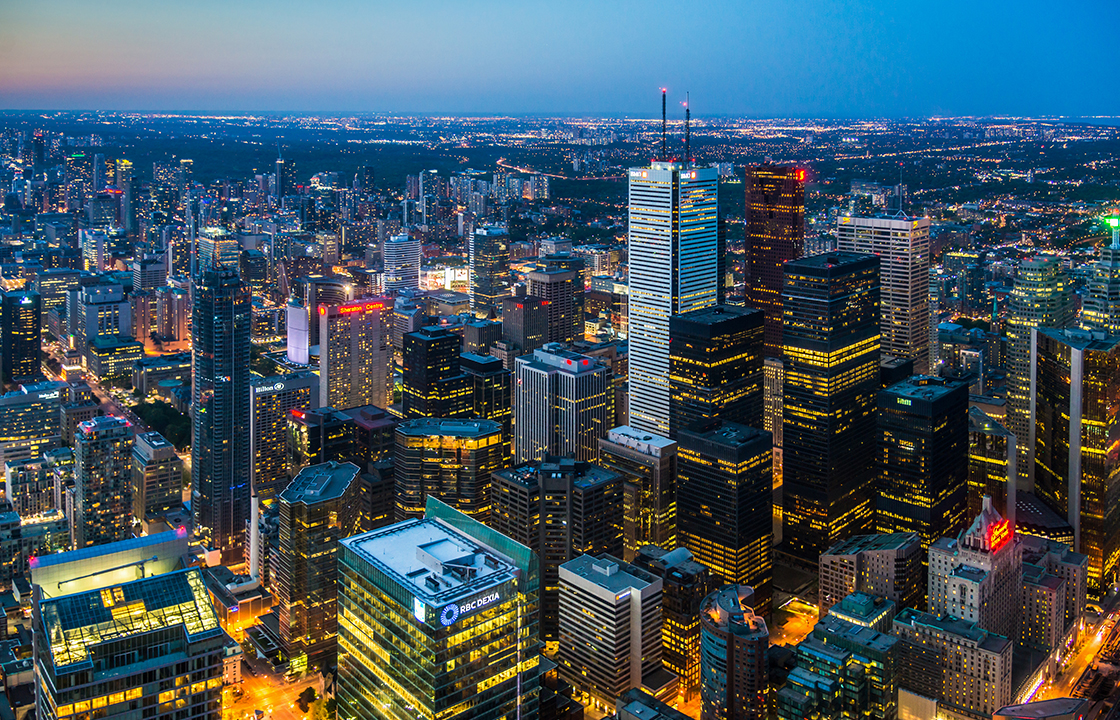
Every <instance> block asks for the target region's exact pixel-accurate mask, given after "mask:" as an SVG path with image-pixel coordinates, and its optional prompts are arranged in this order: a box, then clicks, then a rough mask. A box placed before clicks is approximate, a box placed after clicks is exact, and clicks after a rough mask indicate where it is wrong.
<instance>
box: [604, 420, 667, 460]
mask: <svg viewBox="0 0 1120 720" xmlns="http://www.w3.org/2000/svg"><path fill="white" fill-rule="evenodd" d="M607 439H608V440H610V441H611V442H613V443H615V444H616V445H625V446H626V447H628V448H632V449H634V450H640V451H641V452H644V453H646V454H647V455H654V456H657V457H660V456H661V453H662V452H664V451H665V450H668V449H673V448H675V447H676V446H677V443H676V442H675V441H673V440H670V439H669V438H667V437H663V436H661V435H654V434H653V433H648V432H645V431H642V430H637V429H635V428H632V427H630V426H629V425H619V426H618V427H616V428H614V429H612V430H610V431H608V432H607Z"/></svg>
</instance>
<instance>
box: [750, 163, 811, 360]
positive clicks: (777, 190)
mask: <svg viewBox="0 0 1120 720" xmlns="http://www.w3.org/2000/svg"><path fill="white" fill-rule="evenodd" d="M743 186H744V187H745V188H746V218H745V221H744V239H745V242H744V249H745V251H746V253H745V254H746V257H745V258H744V263H743V270H744V275H745V276H746V277H745V280H746V287H747V297H746V300H747V305H749V306H750V307H752V308H758V309H759V310H761V311H762V312H763V314H764V315H765V318H766V319H765V325H766V336H765V343H766V349H765V354H766V357H781V355H782V282H783V275H782V263H784V262H786V261H787V260H797V259H798V258H800V257H801V256H802V255H803V254H804V250H805V171H804V170H802V169H799V168H793V167H781V166H778V165H759V166H755V167H748V168H747V175H746V179H745V180H744V182H743Z"/></svg>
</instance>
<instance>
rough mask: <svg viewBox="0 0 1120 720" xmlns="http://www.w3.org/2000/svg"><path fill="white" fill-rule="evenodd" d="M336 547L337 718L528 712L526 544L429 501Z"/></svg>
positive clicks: (466, 717) (533, 670) (533, 594)
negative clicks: (419, 512)
mask: <svg viewBox="0 0 1120 720" xmlns="http://www.w3.org/2000/svg"><path fill="white" fill-rule="evenodd" d="M341 546H342V548H341V551H340V552H339V555H338V575H339V585H338V587H339V591H338V692H337V699H338V711H339V714H340V715H341V716H344V717H361V718H374V719H375V720H416V718H418V717H422V718H436V717H439V718H445V719H446V720H508V719H509V718H527V719H528V718H534V717H536V713H537V708H538V703H539V692H540V678H539V675H538V664H539V655H538V650H537V646H538V643H539V642H540V639H539V637H538V633H537V616H538V603H539V600H538V597H539V592H540V575H539V567H538V564H537V558H536V556H535V555H534V554H533V552H532V551H531V550H529V548H527V547H525V546H523V545H519V544H518V543H516V542H514V541H512V540H510V539H509V538H507V537H505V536H503V535H502V534H501V533H499V532H497V531H495V530H492V529H490V528H488V527H486V526H485V525H483V524H482V523H479V522H477V521H475V520H472V519H470V518H468V517H466V516H464V515H462V514H461V513H457V512H455V511H454V510H452V509H451V508H449V507H447V506H446V505H443V504H442V503H440V502H438V501H437V500H435V499H434V498H429V500H428V504H427V506H426V511H425V516H424V517H423V518H413V519H409V520H404V521H402V522H399V523H397V524H395V525H391V526H389V527H386V528H381V529H379V530H373V531H371V532H367V533H364V534H362V535H357V536H355V537H350V538H346V539H345V540H343V541H342V542H341ZM405 637H407V638H408V640H407V641H402V640H401V638H405Z"/></svg>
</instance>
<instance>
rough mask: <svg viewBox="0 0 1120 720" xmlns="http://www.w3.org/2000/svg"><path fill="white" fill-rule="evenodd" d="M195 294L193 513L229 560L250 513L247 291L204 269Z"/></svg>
mask: <svg viewBox="0 0 1120 720" xmlns="http://www.w3.org/2000/svg"><path fill="white" fill-rule="evenodd" d="M193 297H194V307H193V311H192V320H191V335H192V342H191V349H192V352H193V353H194V360H193V368H194V377H193V383H192V391H191V405H192V407H193V410H192V416H193V417H192V424H191V428H192V432H191V491H192V493H193V497H192V502H191V510H192V511H193V512H194V524H195V529H196V530H197V531H198V533H199V534H200V537H201V538H202V541H203V543H204V545H205V546H206V547H208V548H209V549H211V550H219V551H221V553H222V557H223V558H224V559H228V558H234V557H239V556H240V554H241V543H242V539H243V536H244V533H245V520H246V519H247V518H248V517H249V474H250V472H251V466H252V462H251V458H250V455H249V444H250V437H251V436H250V433H249V432H248V430H249V428H250V420H249V416H250V409H251V405H250V394H249V392H250V391H249V323H250V320H251V305H250V298H249V289H248V287H247V286H245V285H244V284H243V283H242V282H241V281H240V279H239V278H238V276H237V272H236V271H234V270H221V269H211V268H207V269H204V270H202V272H201V273H200V274H199V278H198V279H197V281H195V282H194V289H193Z"/></svg>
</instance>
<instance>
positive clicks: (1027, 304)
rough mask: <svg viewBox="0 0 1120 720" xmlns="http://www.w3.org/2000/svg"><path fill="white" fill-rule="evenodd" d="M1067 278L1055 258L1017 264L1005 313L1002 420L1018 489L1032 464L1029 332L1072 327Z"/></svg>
mask: <svg viewBox="0 0 1120 720" xmlns="http://www.w3.org/2000/svg"><path fill="white" fill-rule="evenodd" d="M1075 313H1076V306H1075V304H1074V302H1073V293H1072V286H1071V284H1070V280H1069V277H1068V276H1067V275H1066V273H1065V271H1064V270H1062V265H1061V259H1060V258H1058V257H1056V256H1049V255H1036V256H1034V257H1030V258H1027V259H1025V260H1023V261H1022V262H1021V263H1019V273H1018V274H1017V275H1016V276H1015V286H1014V288H1013V289H1012V290H1011V299H1010V300H1009V301H1008V307H1007V321H1006V326H1005V329H1006V333H1007V419H1006V423H1005V425H1006V426H1007V429H1008V430H1009V431H1010V432H1011V433H1012V434H1013V435H1014V436H1015V440H1016V442H1018V444H1019V448H1018V458H1019V463H1018V465H1019V476H1020V486H1021V487H1026V488H1029V487H1030V483H1024V482H1023V481H1024V480H1025V479H1026V478H1028V477H1029V473H1030V472H1031V465H1032V464H1033V458H1034V446H1033V445H1032V444H1031V442H1030V427H1031V425H1032V424H1033V421H1032V419H1031V376H1032V375H1031V373H1032V367H1033V364H1032V362H1031V329H1032V328H1036V327H1040V328H1064V327H1068V326H1069V325H1070V324H1071V323H1072V322H1073V321H1074V317H1075Z"/></svg>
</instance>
